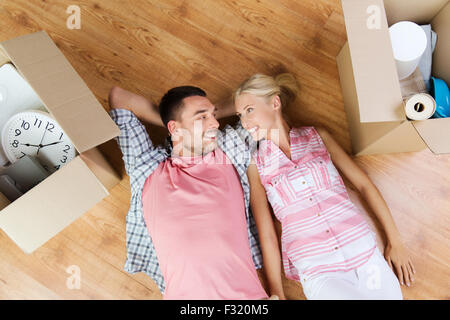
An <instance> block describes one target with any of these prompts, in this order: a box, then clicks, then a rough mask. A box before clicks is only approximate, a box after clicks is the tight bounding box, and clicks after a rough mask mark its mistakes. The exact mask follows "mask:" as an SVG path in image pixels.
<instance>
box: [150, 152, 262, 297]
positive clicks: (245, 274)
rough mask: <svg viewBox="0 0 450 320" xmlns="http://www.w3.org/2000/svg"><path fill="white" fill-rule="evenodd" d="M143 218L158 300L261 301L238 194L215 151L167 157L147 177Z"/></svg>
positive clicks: (231, 172)
mask: <svg viewBox="0 0 450 320" xmlns="http://www.w3.org/2000/svg"><path fill="white" fill-rule="evenodd" d="M142 204H143V210H144V219H145V223H146V225H147V228H148V231H149V233H150V235H151V237H152V240H153V244H154V246H155V250H156V254H157V257H158V261H159V264H160V267H161V271H162V274H163V277H164V281H165V284H166V288H165V294H164V299H261V298H267V294H266V292H265V291H264V289H263V288H262V286H261V283H260V281H259V279H258V275H257V273H256V270H255V265H254V263H253V260H252V257H251V251H250V246H249V240H248V229H247V222H246V218H245V205H244V194H243V190H242V186H241V183H240V180H239V175H238V174H237V172H236V170H235V168H234V166H233V165H232V164H231V162H230V161H229V160H228V158H227V157H226V155H225V154H224V153H223V151H222V150H221V149H220V148H216V149H215V150H214V151H212V152H210V153H208V154H207V155H205V156H203V157H202V156H198V157H176V156H173V157H169V158H168V159H167V160H166V161H164V162H162V163H161V164H160V165H159V166H158V168H157V169H156V170H155V171H154V172H153V173H152V174H151V175H150V176H149V177H148V178H147V180H146V181H145V184H144V189H143V193H142Z"/></svg>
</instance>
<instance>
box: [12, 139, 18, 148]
mask: <svg viewBox="0 0 450 320" xmlns="http://www.w3.org/2000/svg"><path fill="white" fill-rule="evenodd" d="M12 146H13V147H14V148H17V147H18V146H19V141H17V140H14V142H13V143H12Z"/></svg>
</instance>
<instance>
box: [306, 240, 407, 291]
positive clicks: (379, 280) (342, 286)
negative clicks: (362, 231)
mask: <svg viewBox="0 0 450 320" xmlns="http://www.w3.org/2000/svg"><path fill="white" fill-rule="evenodd" d="M302 286H303V291H304V293H305V296H306V298H307V299H308V300H366V299H371V300H401V299H403V296H402V291H401V289H400V284H399V282H398V279H397V277H396V276H395V274H394V272H393V271H392V269H391V268H389V265H388V264H387V262H386V260H385V259H384V257H383V256H382V254H381V252H380V251H379V250H378V248H377V249H376V250H375V252H374V254H373V255H372V257H371V258H370V259H369V260H368V261H367V262H366V263H365V264H364V265H362V266H361V267H359V268H356V269H353V270H350V271H348V272H332V273H325V274H323V275H319V276H317V277H315V278H313V279H311V280H306V281H302Z"/></svg>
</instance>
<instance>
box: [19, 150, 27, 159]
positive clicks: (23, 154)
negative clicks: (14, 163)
mask: <svg viewBox="0 0 450 320" xmlns="http://www.w3.org/2000/svg"><path fill="white" fill-rule="evenodd" d="M20 152H22V156H21V157H20V158H19V159H22V158H23V157H25V156H26V154H25V153H24V152H23V151H20Z"/></svg>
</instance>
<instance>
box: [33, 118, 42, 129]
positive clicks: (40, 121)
mask: <svg viewBox="0 0 450 320" xmlns="http://www.w3.org/2000/svg"><path fill="white" fill-rule="evenodd" d="M38 121H39V125H38V128H40V127H41V124H42V120H39V119H38V118H36V120H35V121H34V126H36V123H37V122H38Z"/></svg>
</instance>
